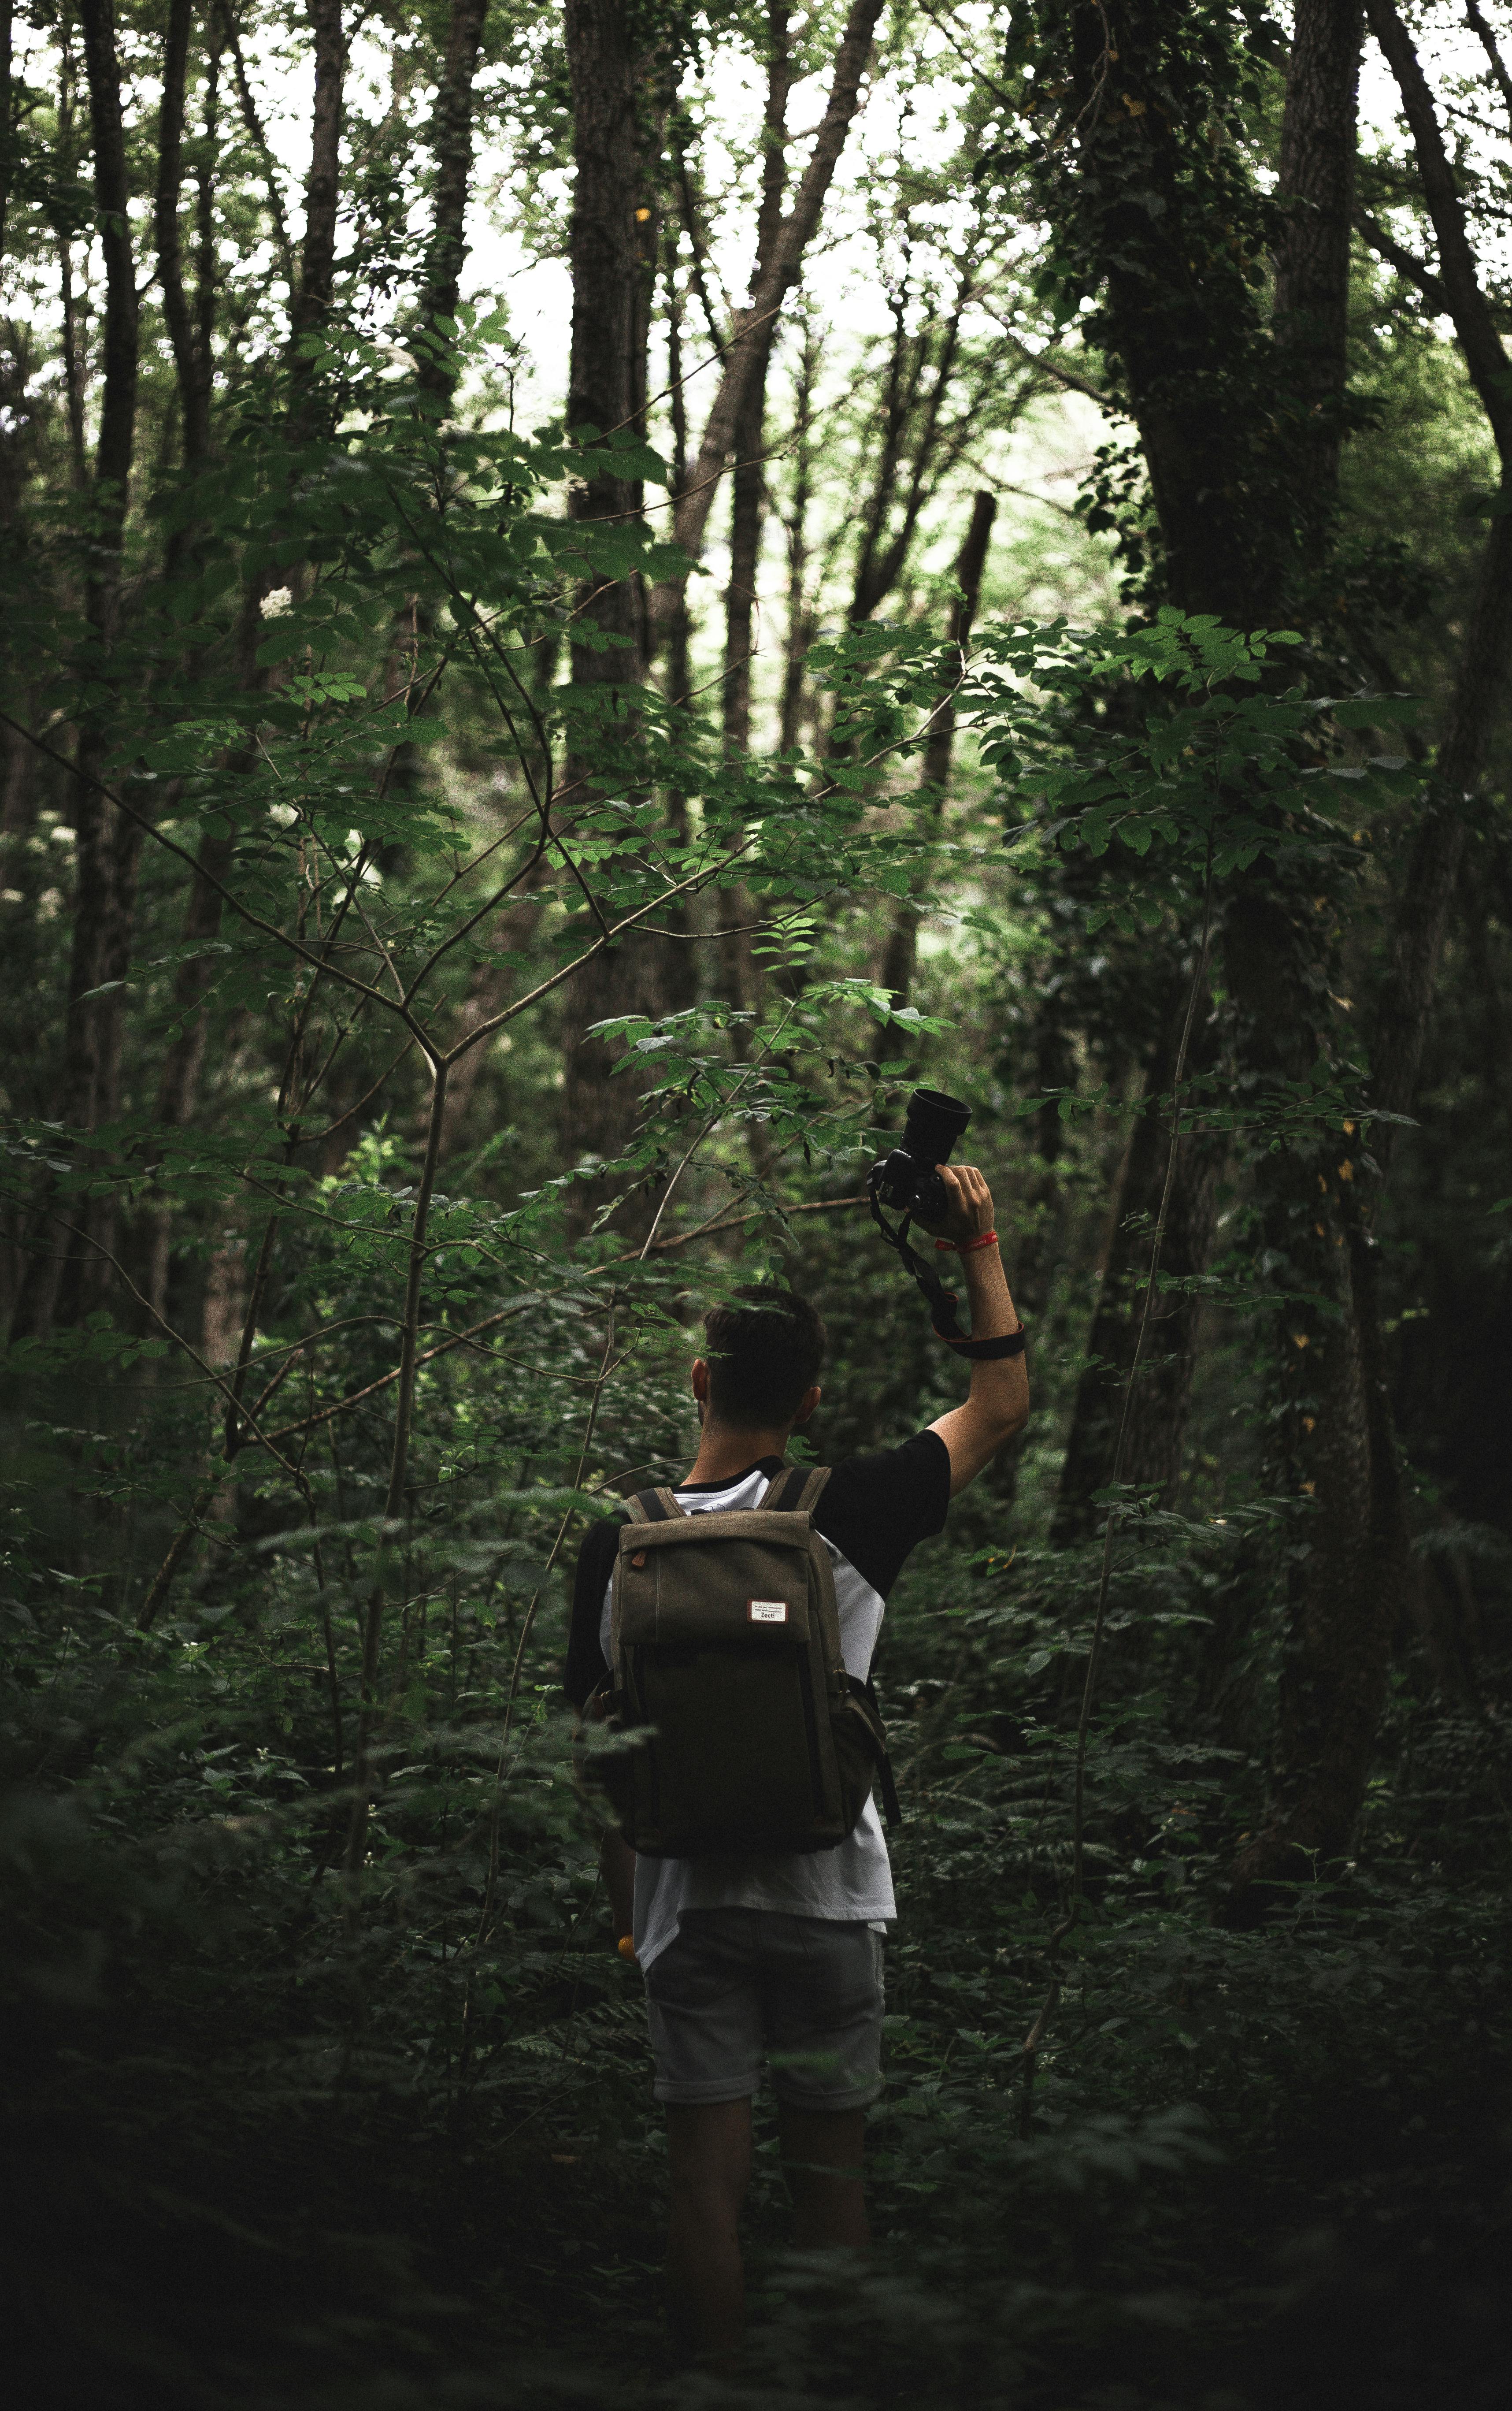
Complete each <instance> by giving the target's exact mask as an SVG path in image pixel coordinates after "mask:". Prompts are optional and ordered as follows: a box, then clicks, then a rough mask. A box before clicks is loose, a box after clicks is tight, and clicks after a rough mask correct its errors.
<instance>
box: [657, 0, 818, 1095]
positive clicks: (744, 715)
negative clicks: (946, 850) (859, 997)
mask: <svg viewBox="0 0 1512 2411" xmlns="http://www.w3.org/2000/svg"><path fill="white" fill-rule="evenodd" d="M788 15H789V11H788V8H787V6H786V0H773V5H772V6H771V7H768V9H767V12H766V33H767V69H766V106H765V110H764V112H763V121H762V197H761V207H760V209H759V211H758V212H757V219H756V258H755V265H754V267H753V269H752V271H751V279H750V286H751V291H752V292H753V293H754V292H755V291H756V289H757V287H758V286H759V285H760V284H761V281H762V277H763V273H764V271H765V269H766V264H767V261H768V259H769V258H770V256H771V252H772V246H773V244H774V243H775V242H776V241H777V238H778V229H779V227H780V226H781V222H782V192H783V184H784V181H785V173H786V169H785V162H784V158H783V145H784V142H785V140H786V138H787V110H788V92H789V88H790V86H791V84H792V64H791V61H790V58H789V52H788ZM776 334H777V321H776V319H775V318H768V319H767V321H766V323H765V325H764V326H763V327H758V328H757V329H755V333H754V336H753V342H752V352H753V364H752V370H751V377H750V384H749V388H748V391H747V394H746V399H745V402H744V403H743V405H742V407H741V412H740V416H739V417H738V419H737V420H736V422H735V433H734V468H733V469H732V471H731V473H730V581H729V584H728V586H727V587H726V589H725V598H724V682H723V691H722V697H721V701H722V706H723V718H724V741H725V744H726V746H727V748H728V749H729V751H730V752H731V753H745V752H746V750H747V748H748V747H749V743H750V683H751V681H750V665H751V655H752V652H753V650H754V648H755V644H756V577H757V572H758V569H759V567H760V563H761V550H762V518H763V504H764V501H765V495H766V471H765V466H764V463H763V453H764V451H765V448H766V445H765V433H766V379H767V372H768V370H769V369H770V367H771V360H772V346H773V343H774V341H775V338H776ZM680 592H682V593H683V594H684V596H686V592H687V590H686V588H683V589H681V590H680ZM682 616H683V618H684V619H685V620H686V603H685V605H684V611H683V615H682ZM720 912H721V913H722V914H723V915H724V916H725V918H726V919H727V921H728V923H729V924H730V935H729V936H728V937H726V938H723V939H721V940H720V966H719V979H720V994H721V995H722V996H723V997H724V998H725V999H726V1001H728V1002H729V1003H730V1004H731V1005H733V1006H734V1009H735V1011H736V1012H738V1013H748V1012H749V1011H751V1009H752V1008H753V1007H754V1005H755V1003H756V1000H757V994H758V990H759V987H760V981H759V978H758V973H757V965H756V957H755V955H754V954H753V953H752V951H751V936H752V929H751V924H752V923H753V922H754V920H755V918H756V910H755V904H754V901H753V899H752V897H751V894H750V890H749V888H748V887H747V886H746V885H745V884H744V883H743V882H741V881H736V883H735V884H734V886H733V887H727V888H725V889H723V890H722V891H721V893H720ZM752 1127H753V1128H754V1127H755V1125H752Z"/></svg>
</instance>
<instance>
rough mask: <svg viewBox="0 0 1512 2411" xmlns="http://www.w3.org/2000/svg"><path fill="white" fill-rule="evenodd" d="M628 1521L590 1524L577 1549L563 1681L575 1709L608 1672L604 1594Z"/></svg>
mask: <svg viewBox="0 0 1512 2411" xmlns="http://www.w3.org/2000/svg"><path fill="white" fill-rule="evenodd" d="M624 1521H625V1518H624V1516H623V1515H606V1516H605V1517H604V1519H603V1523H602V1524H593V1525H590V1526H589V1529H588V1531H587V1532H585V1534H584V1535H583V1545H582V1547H581V1548H580V1549H579V1550H578V1552H577V1573H576V1577H575V1579H574V1583H573V1620H572V1623H571V1624H570V1626H569V1627H568V1630H567V1665H566V1669H565V1671H564V1673H563V1674H562V1681H561V1687H562V1689H563V1690H564V1691H565V1692H566V1694H567V1697H568V1700H569V1701H570V1702H571V1703H572V1705H573V1706H574V1708H580V1707H581V1706H582V1704H583V1702H584V1701H585V1700H586V1699H587V1698H588V1695H589V1692H590V1691H592V1690H596V1689H597V1688H598V1686H599V1685H600V1684H601V1683H602V1682H603V1677H604V1673H605V1671H606V1670H605V1667H604V1663H603V1650H602V1649H601V1648H600V1646H599V1627H600V1625H601V1624H602V1622H603V1594H604V1592H605V1590H606V1589H607V1588H608V1585H609V1577H610V1575H611V1574H612V1573H613V1572H614V1570H615V1558H616V1556H618V1549H619V1527H620V1525H621V1524H623V1523H624Z"/></svg>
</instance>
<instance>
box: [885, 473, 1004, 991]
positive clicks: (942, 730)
mask: <svg viewBox="0 0 1512 2411" xmlns="http://www.w3.org/2000/svg"><path fill="white" fill-rule="evenodd" d="M996 515H997V497H996V494H986V493H983V494H978V495H977V496H976V498H975V499H974V501H973V503H972V505H971V520H970V524H969V526H968V527H967V532H966V535H965V537H964V539H963V541H962V545H961V549H960V551H959V552H958V553H957V555H956V557H955V583H956V585H957V587H958V588H959V590H960V592H958V594H957V595H956V598H955V601H954V603H953V604H952V606H951V626H950V638H951V642H952V645H957V646H959V647H960V649H961V653H962V660H963V665H964V661H965V653H966V646H967V639H968V637H969V636H970V634H971V630H972V626H973V623H974V622H975V620H976V616H977V608H978V606H979V604H980V603H981V580H982V574H983V572H984V571H985V569H986V566H987V547H988V545H989V544H990V543H991V541H992V530H993V520H994V519H996ZM954 751H955V704H954V700H953V698H952V699H951V700H948V701H947V702H945V703H942V704H941V705H940V707H939V709H938V711H937V712H936V714H935V716H934V719H933V720H932V721H931V723H930V726H929V739H928V742H927V744H926V745H925V747H924V760H923V776H922V780H921V784H922V785H923V789H924V792H925V795H926V796H927V797H928V799H929V800H928V802H927V803H926V805H925V808H924V830H925V834H926V835H927V836H929V837H933V836H934V835H935V834H936V833H937V831H938V827H939V823H940V816H941V813H942V812H943V811H944V805H945V790H946V787H947V786H948V784H949V782H950V775H951V757H952V754H953V753H954ZM921 918H922V915H921V913H920V910H919V907H918V905H917V904H916V903H915V902H914V901H913V899H911V897H910V898H908V899H905V900H904V901H903V902H902V903H901V904H899V906H898V908H897V910H896V912H895V913H894V915H893V927H892V928H891V930H890V931H889V932H888V939H887V948H886V952H885V953H884V955H883V957H882V971H881V980H880V985H881V986H883V987H885V988H888V989H890V990H891V992H892V996H893V1001H894V1004H896V1005H899V1006H902V1005H906V1004H907V1003H908V1001H909V995H910V993H911V991H912V988H913V974H914V971H915V968H916V965H917V962H918V957H919V923H920V920H921Z"/></svg>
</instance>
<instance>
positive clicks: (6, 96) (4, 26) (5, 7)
mask: <svg viewBox="0 0 1512 2411" xmlns="http://www.w3.org/2000/svg"><path fill="white" fill-rule="evenodd" d="M12 49H13V14H12V9H11V0H0V259H4V257H5V256H6V222H7V218H8V217H9V214H10V179H11V172H12V166H11V156H10V153H11V130H10V112H11V105H12V104H11V98H10V61H11V53H12Z"/></svg>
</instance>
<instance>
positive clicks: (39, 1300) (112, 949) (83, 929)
mask: <svg viewBox="0 0 1512 2411" xmlns="http://www.w3.org/2000/svg"><path fill="white" fill-rule="evenodd" d="M80 31H81V33H82V37H83V45H84V66H85V74H86V77H87V80H88V86H89V115H90V137H91V143H92V147H93V150H94V154H95V202H96V205H97V208H98V211H99V221H100V249H101V254H102V256H103V258H104V262H105V330H104V353H103V360H102V378H101V398H100V422H99V436H98V441H97V443H96V446H95V475H94V481H93V490H92V492H91V495H90V531H89V560H88V569H87V574H86V578H85V591H84V612H85V618H86V620H87V622H88V625H89V631H90V636H89V644H90V651H91V654H92V656H93V662H92V683H95V684H97V685H98V686H100V687H103V686H106V685H107V684H108V681H109V659H110V655H111V652H112V650H113V648H114V643H115V637H116V632H117V622H118V619H119V612H120V587H121V553H122V546H123V543H124V533H125V519H126V507H127V503H128V499H129V495H130V488H131V471H132V463H133V460H134V457H135V450H136V431H137V374H138V307H137V280H136V269H135V263H134V261H133V258H132V249H131V232H130V226H129V222H128V218H127V211H128V207H129V202H130V186H129V181H128V176H127V169H126V146H125V133H124V125H123V123H122V115H121V67H120V61H119V57H118V54H117V50H116V37H115V19H114V14H113V9H112V6H111V0H80ZM109 745H110V730H109V723H108V721H107V720H106V719H104V718H103V717H102V716H101V715H100V713H99V710H98V709H97V708H95V709H92V711H91V715H90V717H89V718H88V719H87V720H86V721H84V722H83V723H81V725H80V733H79V752H78V763H79V772H80V775H79V777H78V778H77V779H76V780H75V781H74V782H73V797H74V804H73V809H74V828H75V835H76V839H77V851H76V855H75V865H76V869H75V877H76V886H75V892H74V916H73V944H72V950H71V956H70V961H69V967H68V1014H67V1023H66V1029H65V1040H64V1065H63V1093H62V1097H61V1100H60V1103H61V1107H62V1112H61V1118H62V1119H63V1121H64V1122H65V1125H66V1126H67V1128H68V1129H69V1130H70V1132H74V1133H75V1134H76V1135H78V1136H79V1137H83V1136H86V1135H87V1134H88V1133H89V1132H93V1131H95V1129H96V1128H97V1127H98V1126H99V1125H100V1124H101V1123H102V1122H109V1121H110V1120H112V1119H113V1118H114V1117H115V1115H116V1112H117V1111H118V1109H119V1105H120V1101H121V1049H122V1037H123V1029H124V1006H123V986H122V984H123V983H124V980H125V977H126V973H127V971H128V970H129V968H130V960H131V937H132V924H133V919H134V915H135V911H136V899H137V871H138V860H139V856H140V851H141V832H140V830H139V829H138V826H137V824H136V823H135V822H134V821H129V820H127V818H126V816H125V815H124V813H123V812H120V811H117V809H116V807H115V806H114V805H113V804H109V803H107V802H106V800H105V798H104V796H101V795H100V793H99V791H98V788H97V786H96V785H95V781H97V780H98V779H99V778H100V776H101V774H102V772H103V770H104V768H105V765H106V762H107V759H108V756H109ZM102 988H105V989H106V990H107V992H106V993H105V994H103V995H102V994H100V993H99V992H98V991H99V990H101V989H102ZM79 1219H80V1221H81V1224H82V1227H83V1228H85V1229H86V1230H87V1231H88V1232H89V1233H90V1235H91V1236H92V1237H93V1238H94V1239H95V1240H96V1241H97V1242H98V1243H99V1244H100V1245H101V1246H109V1244H110V1241H111V1239H112V1236H113V1233H114V1212H113V1207H112V1205H111V1202H110V1200H109V1198H108V1197H106V1198H100V1199H97V1200H95V1201H94V1202H93V1203H92V1204H91V1205H90V1206H87V1207H86V1208H84V1209H82V1212H81V1214H80V1218H79ZM63 1252H64V1251H63V1250H62V1249H60V1247H59V1235H58V1234H57V1232H56V1229H55V1227H48V1226H44V1229H43V1232H42V1234H41V1252H40V1254H39V1255H38V1256H37V1258H36V1259H35V1260H34V1263H33V1264H32V1266H31V1268H30V1271H29V1274H28V1277H27V1279H26V1280H25V1281H24V1283H23V1285H22V1294H21V1297H20V1299H19V1301H18V1305H17V1316H16V1320H17V1325H18V1327H19V1329H21V1330H22V1331H27V1332H43V1331H46V1330H47V1328H48V1327H49V1325H50V1323H51V1321H52V1319H53V1316H54V1313H59V1314H62V1315H64V1316H65V1317H72V1316H74V1315H76V1314H77V1313H78V1312H80V1310H81V1309H82V1308H83V1307H84V1306H85V1305H86V1304H87V1303H89V1302H91V1301H92V1300H93V1299H94V1298H95V1296H96V1295H97V1294H98V1293H100V1291H101V1290H102V1288H103V1287H104V1279H102V1259H101V1257H100V1256H99V1254H98V1252H97V1250H96V1249H90V1248H88V1247H86V1246H85V1245H84V1244H83V1243H82V1242H80V1241H79V1240H70V1241H68V1243H67V1252H66V1262H65V1263H60V1262H59V1257H60V1254H62V1253H63Z"/></svg>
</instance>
